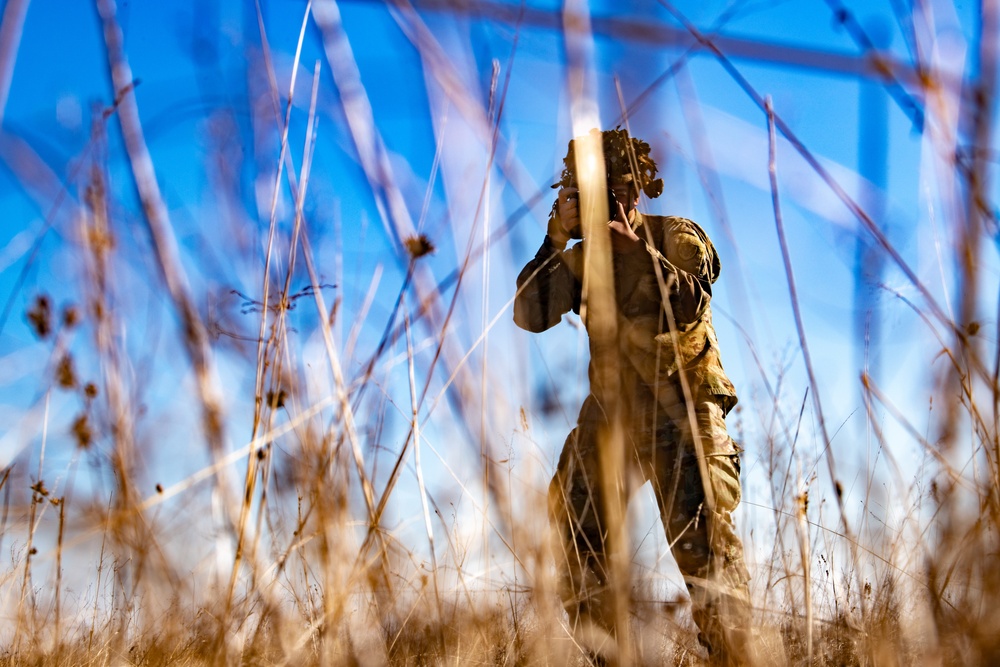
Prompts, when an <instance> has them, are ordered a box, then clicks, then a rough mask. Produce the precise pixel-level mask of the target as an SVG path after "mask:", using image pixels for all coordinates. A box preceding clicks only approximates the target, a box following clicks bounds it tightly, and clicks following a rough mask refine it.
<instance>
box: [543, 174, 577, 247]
mask: <svg viewBox="0 0 1000 667" xmlns="http://www.w3.org/2000/svg"><path fill="white" fill-rule="evenodd" d="M578 193H579V190H577V189H576V188H561V189H560V190H559V194H558V197H559V198H558V199H557V200H556V215H555V216H554V218H553V220H551V221H550V222H549V229H548V234H549V238H551V239H552V241H553V242H554V243H555V244H557V245H561V246H565V245H566V244H567V243H569V240H570V239H571V238H573V234H572V232H573V230H574V229H576V228H578V227H579V226H580V198H579V196H578Z"/></svg>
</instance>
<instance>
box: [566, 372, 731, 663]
mask: <svg viewBox="0 0 1000 667" xmlns="http://www.w3.org/2000/svg"><path fill="white" fill-rule="evenodd" d="M679 394H680V390H679V388H676V391H675V392H674V395H673V396H668V397H666V400H664V398H663V397H658V398H659V400H657V402H656V404H655V405H656V407H655V408H653V407H651V406H652V405H653V403H652V401H642V402H643V403H646V407H645V409H641V408H640V409H634V408H635V406H634V404H633V406H631V407H632V408H633V409H631V410H626V411H625V414H626V415H628V416H627V417H626V419H625V422H626V424H625V426H624V427H623V428H622V434H623V436H624V438H623V440H624V466H623V467H624V470H623V472H624V473H625V474H624V475H623V476H622V480H621V482H620V483H614V484H611V485H609V484H608V483H607V480H602V474H606V470H607V467H606V466H604V467H602V461H601V452H600V448H601V446H602V445H601V444H600V443H603V442H604V440H603V438H606V437H607V433H608V431H609V424H608V421H607V419H606V417H605V415H604V411H603V409H602V406H601V404H600V401H599V400H598V399H597V398H596V397H595V396H594V395H591V396H589V397H588V398H587V400H586V401H585V402H584V405H583V408H582V409H581V411H580V417H579V421H578V424H577V427H576V428H575V429H573V431H572V432H571V433H570V434H569V437H568V438H567V439H566V443H565V445H564V446H563V450H562V454H561V455H560V457H559V465H558V468H557V470H556V474H555V476H554V478H553V479H552V482H551V484H550V486H549V511H550V516H551V517H552V519H553V522H554V524H555V525H556V526H557V527H558V530H559V533H560V534H561V536H562V545H561V547H562V548H561V552H560V553H559V554H558V556H557V558H558V560H559V561H560V562H559V566H560V574H561V582H560V583H561V591H560V593H561V596H562V599H563V603H564V605H565V607H566V609H567V611H568V612H569V615H570V620H571V622H572V623H573V625H574V626H575V625H576V624H578V623H580V622H581V621H582V622H592V623H596V624H597V625H598V626H599V627H602V628H604V629H606V630H608V631H610V632H613V630H614V612H613V611H612V607H611V592H610V591H609V587H608V583H609V563H608V554H607V541H608V534H609V532H608V508H609V505H608V502H607V500H608V499H607V498H606V495H607V493H606V492H602V489H616V490H617V491H614V492H615V493H619V494H620V495H619V498H618V499H617V501H618V502H620V503H621V506H622V507H623V506H624V505H625V504H627V502H628V498H629V496H630V495H631V492H632V491H634V490H635V488H636V487H637V486H638V485H636V484H634V483H632V484H630V482H629V480H634V479H635V478H636V477H640V478H641V479H642V480H643V481H650V482H651V483H652V487H653V491H654V494H655V496H656V501H657V504H658V505H659V509H660V515H661V518H662V521H663V526H664V529H665V531H666V536H667V541H668V543H669V544H670V548H671V551H672V552H673V556H674V558H675V559H676V561H677V565H678V567H679V569H680V571H681V573H682V574H683V576H684V582H685V584H686V586H687V589H688V592H689V594H690V595H691V604H692V616H693V617H694V621H695V623H696V624H697V625H698V628H699V630H700V634H699V640H700V641H701V642H702V644H704V645H705V646H706V648H708V650H709V653H710V655H711V656H712V660H713V662H714V663H718V664H740V661H741V656H744V655H746V644H747V641H748V636H749V621H750V600H749V589H748V587H747V582H748V581H749V578H750V577H749V573H748V571H747V568H746V565H745V564H744V560H743V545H742V543H741V541H740V538H739V536H738V535H737V534H736V530H735V526H734V524H733V518H732V512H733V510H734V509H735V508H736V506H737V505H738V504H739V501H740V496H741V490H740V459H739V451H738V449H737V447H736V444H735V443H734V442H733V440H732V439H731V438H730V437H729V434H728V432H727V431H726V423H725V411H724V408H723V406H722V405H720V399H719V397H716V396H712V395H701V396H698V397H696V399H695V400H694V405H693V406H692V407H693V410H692V411H689V410H688V406H687V404H686V403H685V402H684V401H683V399H682V398H680V396H679ZM692 412H693V414H692ZM692 422H693V423H694V424H695V428H696V429H697V430H695V429H694V428H692ZM695 433H697V435H698V437H699V440H700V445H701V447H700V448H701V449H702V451H703V453H704V455H703V457H702V459H701V461H699V457H698V454H697V451H696V449H697V448H696V446H695ZM702 463H703V464H704V465H701V464H702ZM703 471H704V473H705V475H703ZM636 472H638V475H636V474H635V473H636ZM613 516H622V514H620V513H619V514H617V515H613Z"/></svg>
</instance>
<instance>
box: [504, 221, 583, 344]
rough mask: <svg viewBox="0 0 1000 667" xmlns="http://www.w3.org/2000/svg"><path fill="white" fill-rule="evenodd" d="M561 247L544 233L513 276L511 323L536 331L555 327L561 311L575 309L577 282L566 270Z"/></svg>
mask: <svg viewBox="0 0 1000 667" xmlns="http://www.w3.org/2000/svg"><path fill="white" fill-rule="evenodd" d="M572 252H573V251H572V250H561V249H560V248H559V245H558V244H557V243H554V242H553V240H552V238H551V237H549V236H548V235H546V236H545V240H544V241H542V247H541V248H539V249H538V252H537V253H535V257H534V258H533V259H532V260H531V261H529V262H528V263H527V264H526V265H525V267H524V268H523V269H521V273H520V274H519V275H518V276H517V294H516V295H515V297H514V322H515V323H516V324H517V326H519V327H521V328H522V329H527V330H528V331H533V332H536V333H537V332H539V331H545V330H546V329H548V328H550V327H553V326H555V325H556V324H558V323H559V320H560V319H562V316H563V314H564V313H567V312H569V311H570V310H574V311H579V308H580V283H579V281H578V280H577V279H576V277H575V276H574V275H573V272H572V271H570V268H569V265H568V264H567V261H566V259H564V256H566V257H567V258H568V256H569V255H570V253H572Z"/></svg>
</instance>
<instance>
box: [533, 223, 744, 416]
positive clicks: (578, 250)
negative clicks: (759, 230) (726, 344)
mask: <svg viewBox="0 0 1000 667" xmlns="http://www.w3.org/2000/svg"><path fill="white" fill-rule="evenodd" d="M630 224H631V226H632V228H633V229H634V230H635V233H636V234H637V235H638V236H639V238H641V239H645V241H646V251H647V252H645V253H642V252H640V253H636V254H635V255H631V256H625V255H620V254H617V253H615V254H614V255H613V273H614V280H615V300H616V303H617V310H618V312H617V314H616V316H617V320H618V322H617V325H618V328H617V331H618V341H619V358H620V367H621V374H622V382H621V386H619V387H618V388H616V389H613V390H615V391H620V392H623V393H624V394H626V395H629V394H634V392H635V391H636V387H638V390H639V391H642V390H643V389H652V388H653V387H654V386H655V385H656V384H657V383H661V382H677V381H678V377H677V376H678V373H679V372H683V373H684V375H685V377H686V378H687V379H688V381H689V383H690V387H691V391H692V394H694V395H699V394H701V395H704V394H706V393H707V394H710V395H713V396H715V397H716V399H717V400H719V401H720V404H721V405H722V406H723V409H724V410H725V411H726V412H728V411H729V410H730V409H731V408H732V407H733V406H734V405H735V404H736V401H737V398H736V391H735V389H734V388H733V385H732V383H731V382H730V381H729V378H728V377H727V376H726V373H725V371H724V370H723V368H722V362H721V359H720V356H719V342H718V339H717V338H716V334H715V328H714V327H713V326H712V309H711V306H710V302H711V300H712V283H714V282H715V281H716V280H717V279H718V277H719V271H720V268H721V265H720V262H719V258H718V255H717V254H716V252H715V247H714V246H713V245H712V242H711V240H709V238H708V235H707V234H706V233H705V231H704V230H703V229H702V228H701V227H699V226H698V225H697V224H696V223H694V222H692V221H691V220H687V219H685V218H680V217H675V216H668V217H663V216H655V215H642V214H640V213H639V212H638V211H637V210H636V211H634V213H633V215H632V219H631V222H630ZM585 243H586V241H583V242H580V243H578V244H576V245H574V246H573V247H571V248H567V249H566V250H562V251H560V250H558V249H557V248H556V247H555V246H554V244H553V243H552V241H551V239H550V238H549V237H548V236H546V237H545V240H544V241H543V242H542V247H541V248H540V249H539V250H538V252H537V253H536V255H535V257H534V258H533V259H532V260H531V261H529V262H528V263H527V265H526V266H525V267H524V269H522V270H521V273H520V275H518V277H517V287H518V293H517V296H516V298H515V300H514V321H515V323H517V325H518V326H519V327H521V328H522V329H526V330H528V331H533V332H539V331H544V330H546V329H548V328H550V327H552V326H554V325H556V324H557V323H558V322H559V321H560V319H561V318H562V315H563V314H564V313H566V312H568V311H570V310H572V311H573V312H575V313H579V312H580V304H581V298H582V285H583V275H584V272H585V270H586V267H585V266H584V245H585ZM626 260H627V261H626ZM656 264H659V267H660V275H661V276H662V280H663V285H662V287H663V289H662V290H661V283H660V282H659V280H658V278H657V272H656ZM664 295H666V297H667V298H666V299H664V298H663V297H664ZM665 303H666V305H669V308H668V307H665ZM591 316H594V314H593V313H591ZM671 321H673V322H674V327H673V332H676V341H675V340H674V336H673V335H672V333H673V332H672V331H671V326H670V324H669V323H670V322H671ZM591 352H592V353H593V350H592V351H591ZM590 376H591V382H592V383H593V379H594V369H593V365H591V369H590ZM591 391H592V392H593V391H594V387H593V386H592V388H591Z"/></svg>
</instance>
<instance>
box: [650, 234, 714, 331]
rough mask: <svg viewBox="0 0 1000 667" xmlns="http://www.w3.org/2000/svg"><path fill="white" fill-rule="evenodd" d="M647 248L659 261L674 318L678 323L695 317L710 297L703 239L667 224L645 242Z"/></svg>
mask: <svg viewBox="0 0 1000 667" xmlns="http://www.w3.org/2000/svg"><path fill="white" fill-rule="evenodd" d="M646 250H647V251H648V252H649V254H650V256H651V257H652V258H653V262H655V263H657V264H659V265H660V268H661V273H662V275H663V280H664V281H665V282H666V285H667V294H668V298H669V299H670V307H671V310H672V311H673V314H674V319H675V320H676V321H677V323H678V324H688V323H691V322H694V321H696V320H697V319H698V318H700V317H701V315H702V313H704V312H705V308H707V307H708V304H709V302H710V301H711V300H712V280H711V273H710V271H711V268H710V267H711V260H710V257H709V249H708V248H707V247H706V245H705V243H704V242H703V241H702V239H701V238H699V236H698V235H697V234H694V233H691V232H689V231H687V230H684V229H680V230H678V229H672V228H671V227H670V226H669V225H668V226H667V228H666V229H664V230H663V234H662V235H661V236H660V242H659V243H658V244H656V245H651V244H649V243H648V242H647V244H646ZM654 271H655V269H654Z"/></svg>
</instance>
